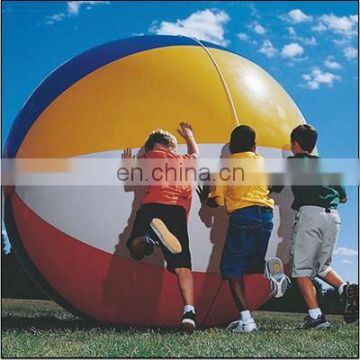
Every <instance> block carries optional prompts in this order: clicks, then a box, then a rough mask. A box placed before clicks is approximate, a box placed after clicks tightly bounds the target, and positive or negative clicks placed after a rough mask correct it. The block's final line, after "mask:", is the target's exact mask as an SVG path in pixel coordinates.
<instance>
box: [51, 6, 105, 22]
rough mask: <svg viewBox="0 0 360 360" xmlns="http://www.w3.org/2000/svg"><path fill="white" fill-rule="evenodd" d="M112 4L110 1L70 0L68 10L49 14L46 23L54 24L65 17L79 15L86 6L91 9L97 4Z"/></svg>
mask: <svg viewBox="0 0 360 360" xmlns="http://www.w3.org/2000/svg"><path fill="white" fill-rule="evenodd" d="M100 4H110V1H68V2H67V3H66V6H67V10H66V13H65V12H61V13H58V14H54V15H51V16H48V17H47V18H46V21H45V23H46V24H47V25H53V24H55V23H57V22H60V21H63V20H64V19H65V18H67V17H70V16H74V15H79V13H80V9H81V8H82V7H84V6H85V8H86V9H88V10H89V9H91V8H92V7H93V6H95V5H100Z"/></svg>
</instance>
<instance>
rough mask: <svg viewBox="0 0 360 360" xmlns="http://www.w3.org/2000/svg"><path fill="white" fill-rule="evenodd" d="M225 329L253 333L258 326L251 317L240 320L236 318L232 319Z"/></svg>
mask: <svg viewBox="0 0 360 360" xmlns="http://www.w3.org/2000/svg"><path fill="white" fill-rule="evenodd" d="M226 330H230V331H232V332H233V333H253V332H257V331H258V328H257V326H256V323H255V320H254V319H253V318H251V319H249V320H246V321H242V320H236V321H233V322H232V323H231V324H230V325H229V326H228V327H227V328H226Z"/></svg>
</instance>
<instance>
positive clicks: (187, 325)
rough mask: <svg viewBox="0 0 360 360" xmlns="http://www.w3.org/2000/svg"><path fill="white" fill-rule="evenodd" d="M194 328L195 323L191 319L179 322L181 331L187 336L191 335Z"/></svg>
mask: <svg viewBox="0 0 360 360" xmlns="http://www.w3.org/2000/svg"><path fill="white" fill-rule="evenodd" d="M195 328H196V325H195V321H193V320H191V319H184V320H183V321H182V322H181V330H182V331H184V332H186V333H187V334H192V333H193V332H194V330H195Z"/></svg>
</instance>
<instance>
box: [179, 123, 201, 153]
mask: <svg viewBox="0 0 360 360" xmlns="http://www.w3.org/2000/svg"><path fill="white" fill-rule="evenodd" d="M178 133H179V134H180V136H181V137H182V138H183V139H184V140H185V141H186V145H187V148H188V154H190V155H195V156H197V155H199V148H198V146H197V143H196V140H195V137H194V134H193V131H192V128H191V125H190V124H188V123H185V122H181V123H180V129H178Z"/></svg>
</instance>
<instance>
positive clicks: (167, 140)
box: [122, 123, 199, 333]
mask: <svg viewBox="0 0 360 360" xmlns="http://www.w3.org/2000/svg"><path fill="white" fill-rule="evenodd" d="M178 133H179V134H180V136H181V137H182V138H183V139H184V140H185V142H186V144H187V148H188V153H187V154H186V155H179V154H178V153H176V152H175V149H176V145H177V140H176V138H175V136H174V135H172V134H171V133H169V132H167V131H163V130H155V131H153V132H152V133H151V134H150V136H149V138H148V139H147V141H146V142H145V146H144V149H145V155H144V156H143V157H144V158H145V159H158V160H159V163H161V162H162V161H167V160H169V161H170V162H171V163H172V164H175V165H178V166H180V164H181V162H182V161H183V160H184V159H192V158H194V159H196V158H197V157H198V155H199V150H198V146H197V144H196V141H195V138H194V135H193V132H192V128H191V126H190V125H189V124H187V123H180V129H178ZM122 157H123V158H131V150H130V149H126V150H125V151H124V153H123V156H122ZM190 206H191V186H190V185H187V184H182V183H180V184H169V183H164V182H159V183H155V184H151V185H149V186H148V187H147V191H146V193H145V196H144V198H143V199H142V205H141V207H140V209H139V210H138V211H137V214H136V219H135V222H134V226H133V230H132V234H131V236H130V238H129V240H128V242H127V247H128V249H129V250H130V254H131V256H132V258H133V259H135V260H141V259H143V257H144V256H145V255H151V254H152V252H153V247H154V245H157V244H159V245H160V246H161V249H162V251H163V254H164V258H165V260H166V263H167V269H168V270H169V271H171V272H173V273H175V275H176V276H177V279H178V286H179V290H180V292H181V295H182V298H183V302H184V312H183V318H182V321H181V327H182V329H183V330H184V331H186V332H190V333H191V332H192V331H193V330H194V329H195V327H196V319H195V308H194V295H193V277H192V272H191V255H190V250H189V235H188V230H187V228H188V227H187V215H188V213H189V210H190Z"/></svg>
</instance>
